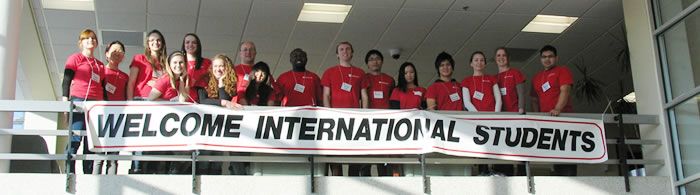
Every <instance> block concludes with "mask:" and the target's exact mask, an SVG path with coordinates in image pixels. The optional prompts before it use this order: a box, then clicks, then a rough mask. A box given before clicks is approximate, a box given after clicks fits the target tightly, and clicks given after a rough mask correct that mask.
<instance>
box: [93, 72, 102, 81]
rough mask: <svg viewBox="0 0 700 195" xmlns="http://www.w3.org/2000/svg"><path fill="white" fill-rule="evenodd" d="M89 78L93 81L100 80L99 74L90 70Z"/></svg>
mask: <svg viewBox="0 0 700 195" xmlns="http://www.w3.org/2000/svg"><path fill="white" fill-rule="evenodd" d="M91 79H92V80H93V81H95V82H100V75H99V74H97V73H95V72H92V76H91Z"/></svg>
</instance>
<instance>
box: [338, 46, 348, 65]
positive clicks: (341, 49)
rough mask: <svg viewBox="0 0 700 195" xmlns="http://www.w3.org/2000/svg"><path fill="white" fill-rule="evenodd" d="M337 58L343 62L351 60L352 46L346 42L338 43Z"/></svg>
mask: <svg viewBox="0 0 700 195" xmlns="http://www.w3.org/2000/svg"><path fill="white" fill-rule="evenodd" d="M336 51H337V53H338V54H337V56H338V60H340V61H343V62H349V61H350V60H352V46H350V45H348V44H340V45H338V48H337V50H336Z"/></svg>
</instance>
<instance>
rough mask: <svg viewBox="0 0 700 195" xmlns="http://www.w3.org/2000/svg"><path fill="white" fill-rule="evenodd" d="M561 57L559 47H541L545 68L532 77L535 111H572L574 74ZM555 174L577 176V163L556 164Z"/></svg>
mask: <svg viewBox="0 0 700 195" xmlns="http://www.w3.org/2000/svg"><path fill="white" fill-rule="evenodd" d="M558 60H559V57H558V56H557V49H556V48H554V47H553V46H551V45H545V46H544V47H542V49H540V62H542V66H543V67H544V70H542V71H540V72H538V73H537V74H536V75H535V77H534V78H533V79H532V87H533V91H532V92H533V93H531V94H532V96H533V98H532V103H533V104H532V106H533V109H535V111H539V112H548V113H549V114H550V115H551V116H559V114H560V113H562V112H572V111H573V109H572V107H571V100H570V98H571V96H570V95H569V94H570V92H571V86H572V85H573V84H574V80H573V76H572V75H571V71H569V69H568V68H566V67H565V66H562V65H557V61H558ZM554 174H555V175H561V176H575V175H576V165H561V164H558V165H557V164H555V165H554Z"/></svg>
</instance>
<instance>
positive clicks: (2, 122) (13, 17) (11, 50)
mask: <svg viewBox="0 0 700 195" xmlns="http://www.w3.org/2000/svg"><path fill="white" fill-rule="evenodd" d="M23 3H24V1H0V99H3V100H14V99H15V86H16V85H17V83H16V82H17V81H16V80H17V59H18V56H19V53H18V51H19V29H20V21H21V17H20V16H21V14H22V4H23ZM0 128H7V129H10V128H12V113H0ZM11 145H12V136H7V135H3V136H0V153H10V148H11ZM9 171H10V161H5V160H0V173H7V172H9Z"/></svg>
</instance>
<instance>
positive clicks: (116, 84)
mask: <svg viewBox="0 0 700 195" xmlns="http://www.w3.org/2000/svg"><path fill="white" fill-rule="evenodd" d="M104 82H105V91H106V92H107V100H109V101H126V85H127V83H128V82H129V75H127V74H126V73H124V72H122V71H121V70H112V69H109V68H105V81H104Z"/></svg>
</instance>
